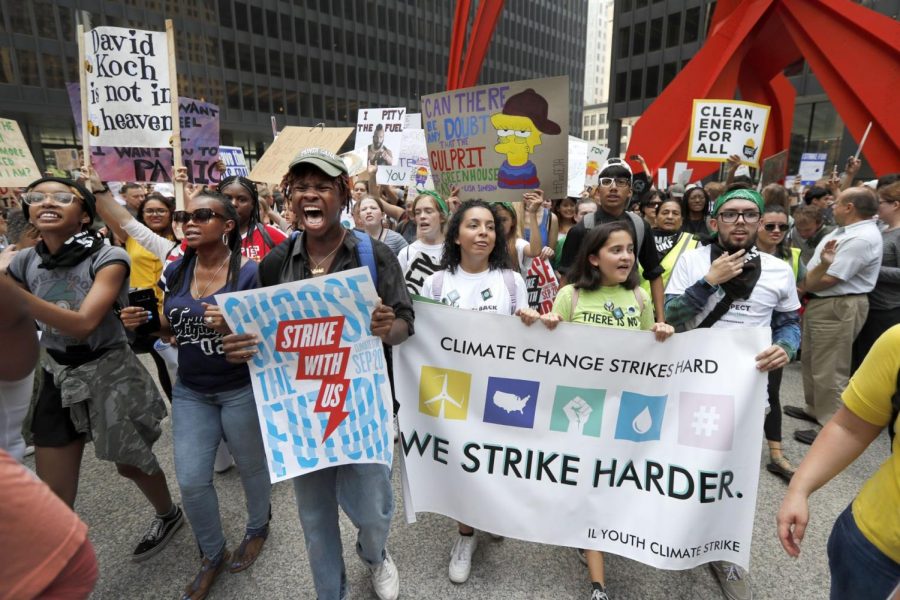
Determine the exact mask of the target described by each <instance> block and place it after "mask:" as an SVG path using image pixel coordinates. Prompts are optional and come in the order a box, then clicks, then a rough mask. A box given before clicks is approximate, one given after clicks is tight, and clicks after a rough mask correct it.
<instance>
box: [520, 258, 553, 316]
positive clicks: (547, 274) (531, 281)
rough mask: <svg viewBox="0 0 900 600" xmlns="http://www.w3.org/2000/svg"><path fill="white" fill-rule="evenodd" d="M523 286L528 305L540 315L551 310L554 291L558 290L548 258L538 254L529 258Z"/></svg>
mask: <svg viewBox="0 0 900 600" xmlns="http://www.w3.org/2000/svg"><path fill="white" fill-rule="evenodd" d="M525 288H526V289H527V290H528V306H530V307H531V308H533V309H534V310H536V311H538V312H539V313H541V314H542V315H545V314H547V313H548V312H550V311H551V310H553V301H554V300H555V299H556V292H558V291H559V280H558V279H557V278H556V273H555V272H554V271H553V266H552V265H551V264H550V262H549V261H548V260H546V259H543V258H541V257H540V256H536V257H534V258H533V259H531V265H529V267H528V273H527V274H526V276H525Z"/></svg>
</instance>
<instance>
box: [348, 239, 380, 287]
mask: <svg viewBox="0 0 900 600" xmlns="http://www.w3.org/2000/svg"><path fill="white" fill-rule="evenodd" d="M352 231H353V235H355V236H356V241H357V242H359V243H358V244H357V245H356V253H357V255H358V256H359V262H360V264H361V265H362V266H364V267H366V268H367V269H369V273H371V274H372V283H373V284H374V285H375V287H376V288H378V269H376V268H375V249H374V247H373V245H372V238H371V237H369V234H368V233H366V232H364V231H359V230H357V229H353V230H352Z"/></svg>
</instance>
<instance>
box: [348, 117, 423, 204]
mask: <svg viewBox="0 0 900 600" xmlns="http://www.w3.org/2000/svg"><path fill="white" fill-rule="evenodd" d="M400 140H401V142H400V155H399V158H398V157H396V156H395V157H394V164H393V165H378V170H377V171H376V173H375V182H376V183H377V184H379V185H393V186H410V187H414V188H416V189H420V190H422V189H425V190H433V189H434V180H433V179H432V177H431V168H429V166H428V149H427V147H426V145H425V130H424V129H404V130H403V134H402V135H401V136H400ZM357 152H359V151H357Z"/></svg>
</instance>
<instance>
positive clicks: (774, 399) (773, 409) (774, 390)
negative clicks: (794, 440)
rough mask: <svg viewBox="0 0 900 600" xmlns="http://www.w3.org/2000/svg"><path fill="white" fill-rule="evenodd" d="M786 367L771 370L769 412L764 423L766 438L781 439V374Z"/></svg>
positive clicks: (771, 440)
mask: <svg viewBox="0 0 900 600" xmlns="http://www.w3.org/2000/svg"><path fill="white" fill-rule="evenodd" d="M783 371H784V368H781V369H775V370H774V371H769V385H768V392H769V414H767V415H766V420H765V422H764V423H763V431H764V432H765V433H766V440H768V441H770V442H780V441H781V375H782V372H783Z"/></svg>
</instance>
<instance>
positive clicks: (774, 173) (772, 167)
mask: <svg viewBox="0 0 900 600" xmlns="http://www.w3.org/2000/svg"><path fill="white" fill-rule="evenodd" d="M787 162H788V151H787V150H782V151H781V152H779V153H778V154H773V155H772V156H768V157H766V158H764V159H763V162H762V169H761V171H762V174H761V175H760V178H759V189H762V188H764V187H766V186H767V185H769V184H770V183H777V182H779V181H781V180H782V179H784V176H785V174H786V173H787Z"/></svg>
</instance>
